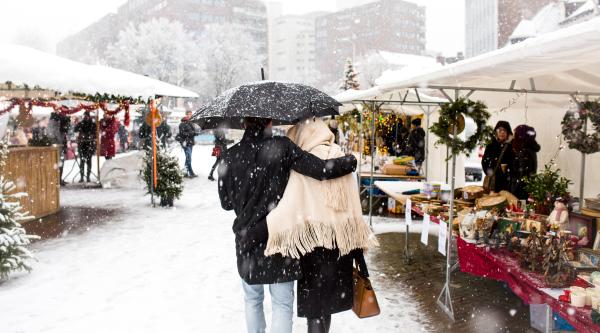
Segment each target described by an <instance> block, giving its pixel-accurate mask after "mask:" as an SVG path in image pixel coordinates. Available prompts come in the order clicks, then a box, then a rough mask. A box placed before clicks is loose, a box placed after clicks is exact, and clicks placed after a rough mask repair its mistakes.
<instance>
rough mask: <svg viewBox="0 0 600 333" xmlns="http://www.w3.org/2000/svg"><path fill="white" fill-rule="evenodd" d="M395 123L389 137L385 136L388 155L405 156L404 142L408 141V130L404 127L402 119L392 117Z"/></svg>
mask: <svg viewBox="0 0 600 333" xmlns="http://www.w3.org/2000/svg"><path fill="white" fill-rule="evenodd" d="M393 119H394V120H396V123H395V124H394V125H393V127H392V131H391V133H390V135H388V136H386V138H385V144H386V146H387V147H388V151H389V152H390V155H394V156H402V155H406V141H407V140H408V135H409V132H408V129H406V127H404V122H403V121H402V119H400V118H398V117H396V116H394V118H393Z"/></svg>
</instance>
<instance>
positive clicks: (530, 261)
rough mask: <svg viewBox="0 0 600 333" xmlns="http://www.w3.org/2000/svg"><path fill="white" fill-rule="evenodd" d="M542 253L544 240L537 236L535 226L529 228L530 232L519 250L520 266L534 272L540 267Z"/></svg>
mask: <svg viewBox="0 0 600 333" xmlns="http://www.w3.org/2000/svg"><path fill="white" fill-rule="evenodd" d="M543 253H544V242H543V241H542V238H541V237H540V236H539V234H538V232H537V230H536V228H535V227H533V228H532V229H531V233H530V234H529V237H527V240H526V241H525V246H524V247H523V248H522V249H521V251H520V252H519V262H520V263H521V266H522V267H526V268H529V270H531V271H533V272H536V271H538V270H539V269H540V267H539V263H540V258H541V257H542V255H543Z"/></svg>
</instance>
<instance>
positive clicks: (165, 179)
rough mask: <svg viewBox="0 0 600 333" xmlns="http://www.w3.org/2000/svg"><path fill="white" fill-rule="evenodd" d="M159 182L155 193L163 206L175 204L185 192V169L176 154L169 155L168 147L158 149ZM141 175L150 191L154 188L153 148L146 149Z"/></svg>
mask: <svg viewBox="0 0 600 333" xmlns="http://www.w3.org/2000/svg"><path fill="white" fill-rule="evenodd" d="M156 166H157V169H158V170H157V171H158V172H157V174H158V177H157V178H158V179H157V184H156V189H155V190H154V193H155V194H156V195H157V196H158V197H160V205H161V206H170V207H172V206H173V201H174V200H175V199H179V198H180V197H181V193H182V192H183V171H182V170H181V168H180V167H179V162H178V161H177V159H176V158H175V157H174V156H171V155H169V152H168V151H166V149H158V146H157V151H156ZM141 177H142V179H143V180H144V182H145V183H146V189H147V190H148V193H150V189H151V188H152V149H147V150H146V155H145V156H144V169H143V170H142V171H141Z"/></svg>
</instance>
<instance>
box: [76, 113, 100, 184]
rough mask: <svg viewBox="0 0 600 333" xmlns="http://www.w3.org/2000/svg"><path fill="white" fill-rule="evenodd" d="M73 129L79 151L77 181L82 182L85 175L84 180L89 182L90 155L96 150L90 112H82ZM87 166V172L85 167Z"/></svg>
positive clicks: (94, 126)
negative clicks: (80, 119) (81, 116)
mask: <svg viewBox="0 0 600 333" xmlns="http://www.w3.org/2000/svg"><path fill="white" fill-rule="evenodd" d="M74 131H75V132H76V133H78V135H77V150H78V152H79V174H80V176H81V178H79V182H80V183H82V182H83V176H84V174H85V175H86V178H85V179H86V181H87V182H88V183H89V182H90V174H91V173H92V156H94V153H95V152H96V123H95V122H94V121H93V120H92V117H91V116H90V112H89V111H86V112H84V114H83V120H82V121H80V122H79V123H78V124H77V125H75V129H74ZM86 166H87V173H85V171H86V170H85V167H86Z"/></svg>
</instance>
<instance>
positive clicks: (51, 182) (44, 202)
mask: <svg viewBox="0 0 600 333" xmlns="http://www.w3.org/2000/svg"><path fill="white" fill-rule="evenodd" d="M58 164H59V159H58V147H56V146H50V147H11V148H9V154H8V163H7V166H6V175H5V176H6V177H8V178H9V179H11V180H13V182H14V183H15V185H16V187H17V190H16V191H17V192H25V193H27V194H28V196H25V197H22V198H21V205H22V206H23V207H24V211H27V212H29V215H30V216H31V217H32V218H34V219H38V218H41V217H45V216H48V215H51V214H54V213H57V212H58V211H59V210H60V188H59V179H58V177H59V175H58Z"/></svg>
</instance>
